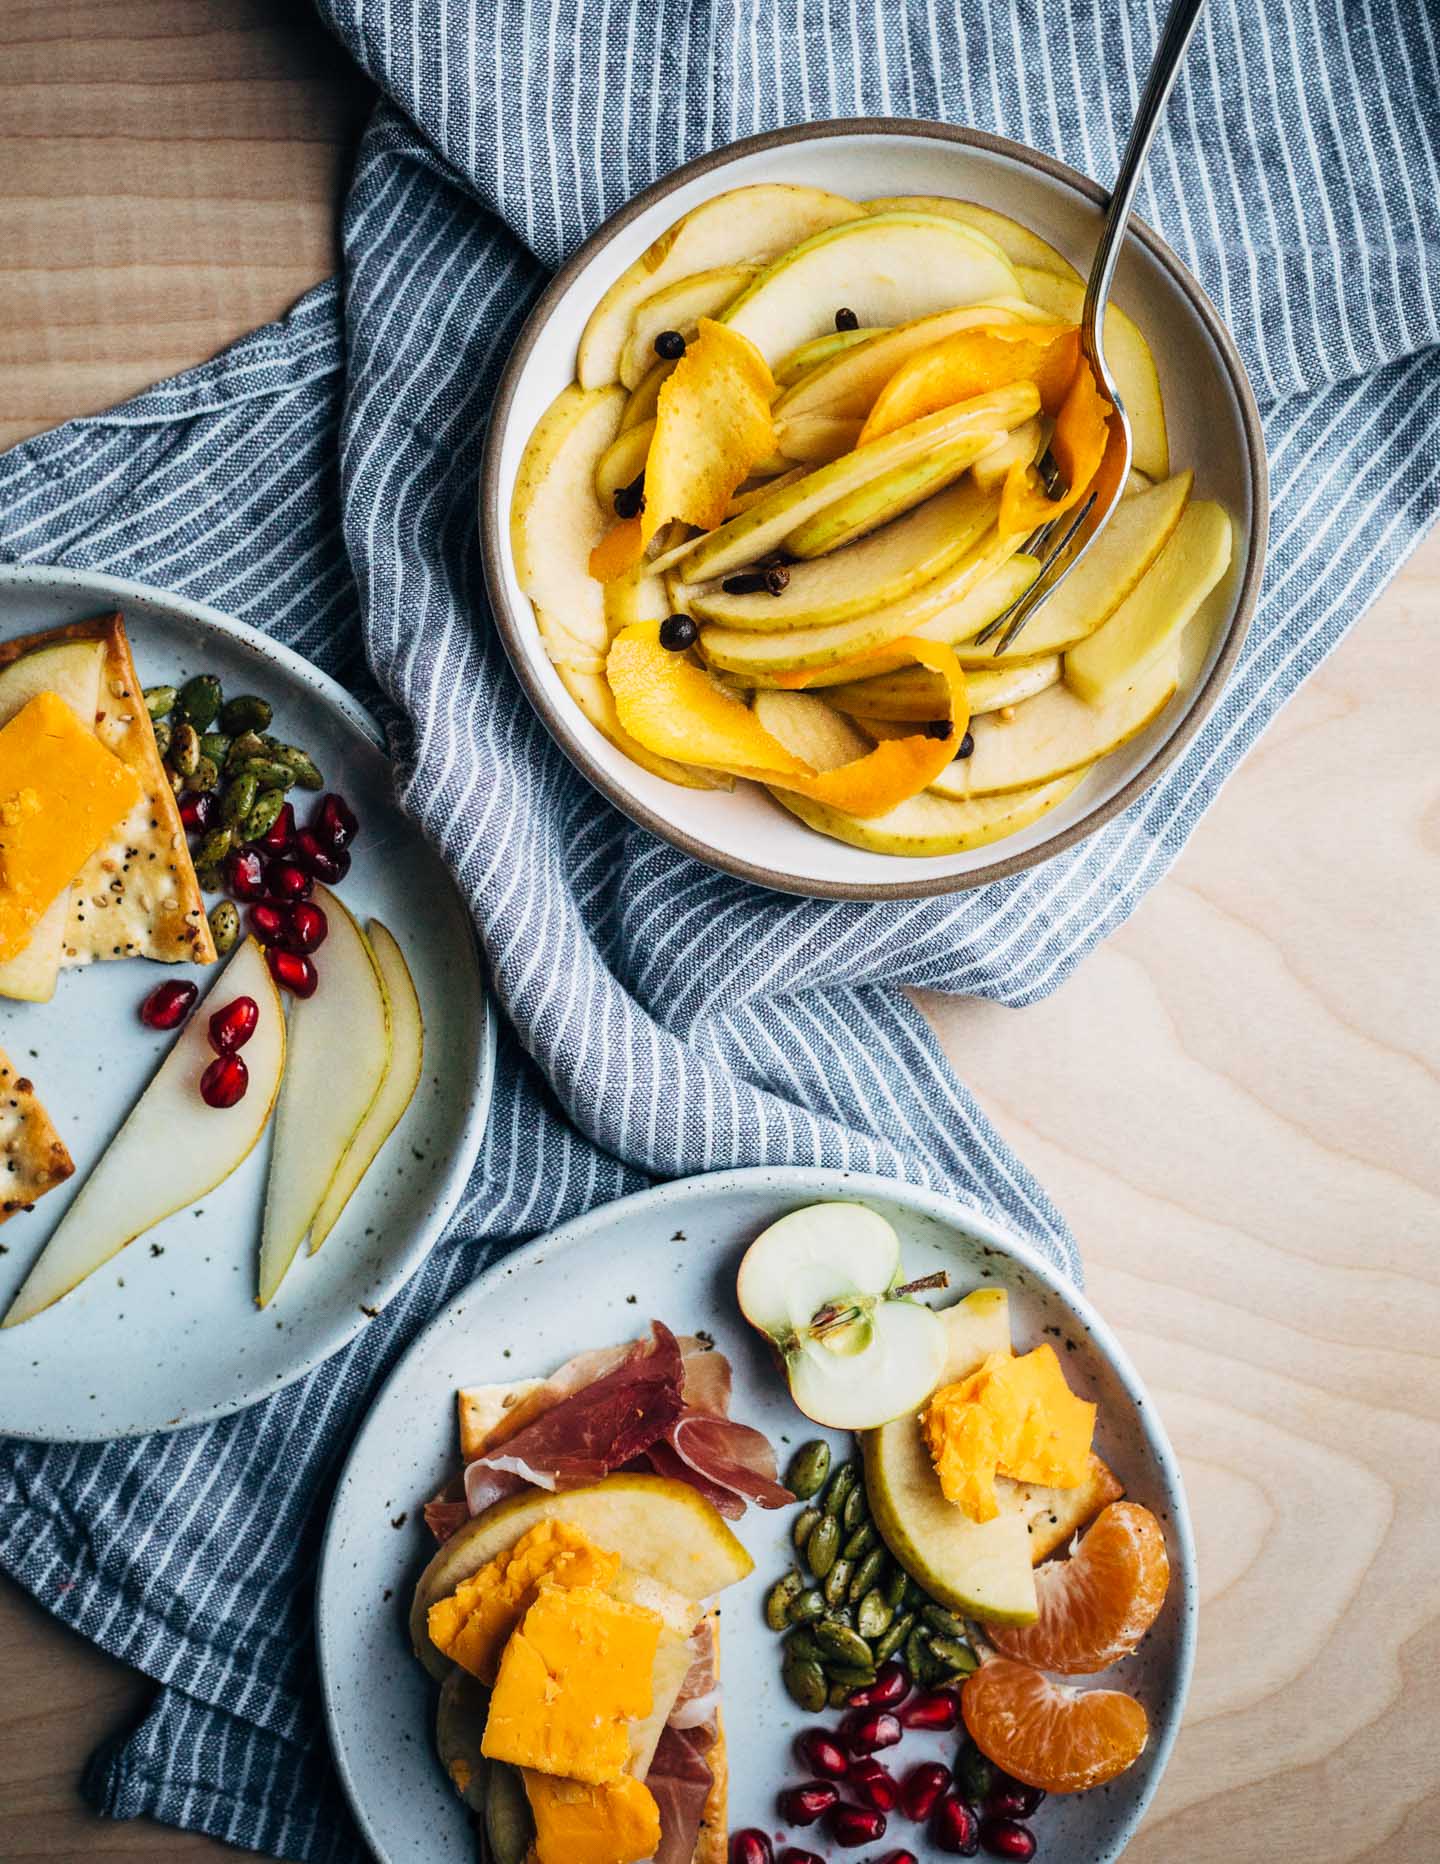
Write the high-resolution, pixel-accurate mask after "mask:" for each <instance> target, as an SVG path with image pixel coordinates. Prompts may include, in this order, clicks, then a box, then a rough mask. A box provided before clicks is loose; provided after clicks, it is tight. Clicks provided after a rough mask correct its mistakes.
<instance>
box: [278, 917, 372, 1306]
mask: <svg viewBox="0 0 1440 1864" xmlns="http://www.w3.org/2000/svg"><path fill="white" fill-rule="evenodd" d="M315 901H316V904H317V905H318V906H320V907H321V908H322V910H323V911H324V914H325V917H326V919H327V920H328V921H329V923H330V932H329V936H328V937H327V938H326V940H325V958H324V963H323V964H322V965H321V966H320V967H319V968H320V987H319V989H318V990H317V991H316V992H315V994H314V996H313V997H297V998H296V999H295V1002H294V1004H293V1006H292V1008H291V1011H290V1047H289V1060H288V1064H287V1066H286V1069H285V1081H284V1084H283V1086H282V1087H281V1090H280V1104H279V1108H278V1111H277V1113H276V1116H275V1148H274V1151H273V1152H272V1153H271V1156H270V1176H269V1178H268V1180H267V1182H266V1185H265V1216H264V1219H263V1222H262V1225H261V1232H260V1280H259V1290H258V1293H257V1295H256V1299H257V1301H258V1302H259V1305H260V1306H261V1307H265V1306H267V1305H268V1303H269V1302H270V1301H271V1300H272V1299H273V1298H274V1295H275V1291H276V1290H277V1289H278V1288H279V1286H280V1284H281V1282H282V1281H283V1280H284V1279H285V1273H286V1270H287V1269H288V1268H289V1267H290V1264H291V1263H292V1262H293V1261H294V1259H295V1254H296V1251H297V1250H298V1249H299V1247H300V1245H301V1243H302V1242H303V1241H304V1239H305V1234H306V1232H307V1231H308V1230H309V1228H310V1226H311V1224H312V1223H313V1222H314V1221H315V1217H316V1214H317V1213H318V1211H319V1209H320V1206H321V1205H322V1204H323V1203H324V1201H325V1194H326V1192H327V1191H328V1190H329V1188H330V1185H331V1183H332V1182H333V1181H334V1179H335V1176H336V1174H337V1173H338V1171H339V1170H340V1167H341V1164H342V1162H343V1160H344V1158H345V1154H346V1152H347V1150H348V1149H349V1146H350V1143H351V1141H352V1140H353V1139H355V1138H356V1137H357V1135H358V1134H359V1132H360V1130H361V1127H362V1126H363V1124H364V1122H365V1118H366V1115H367V1114H368V1113H369V1111H370V1108H371V1106H372V1105H373V1103H374V1101H375V1098H376V1096H377V1095H378V1093H379V1092H380V1088H381V1085H382V1083H383V1082H384V1079H385V1072H386V1069H387V1068H388V1067H389V1065H390V1040H391V1039H390V1004H389V999H388V998H387V996H386V994H385V983H384V980H383V978H382V977H381V975H380V971H379V967H378V966H377V965H376V962H375V958H374V955H373V953H372V952H371V950H370V943H369V940H368V939H367V938H366V937H365V934H364V933H363V932H362V931H361V930H360V927H359V925H358V924H357V923H356V920H355V918H354V915H353V914H352V913H351V911H350V909H349V907H348V906H346V905H344V904H343V903H342V902H341V901H340V900H338V899H337V898H336V897H335V895H334V894H333V893H331V892H330V891H329V890H328V889H327V888H325V887H319V886H317V887H316V889H315Z"/></svg>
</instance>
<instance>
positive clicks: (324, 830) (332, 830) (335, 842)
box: [314, 790, 360, 854]
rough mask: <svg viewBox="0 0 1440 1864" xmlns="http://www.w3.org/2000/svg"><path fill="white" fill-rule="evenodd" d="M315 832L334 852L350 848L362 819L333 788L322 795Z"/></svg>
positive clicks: (316, 816)
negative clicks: (325, 794)
mask: <svg viewBox="0 0 1440 1864" xmlns="http://www.w3.org/2000/svg"><path fill="white" fill-rule="evenodd" d="M314 826H315V833H316V834H317V835H318V836H319V837H320V839H321V841H322V842H324V844H325V846H326V847H327V848H328V849H329V850H330V851H331V853H332V854H339V852H340V850H341V849H342V848H348V847H349V846H350V844H351V842H352V841H354V839H355V837H356V836H357V835H358V834H359V833H360V821H359V818H358V817H357V816H356V814H355V811H354V810H353V809H352V808H351V807H350V805H349V803H347V802H346V800H345V798H344V797H343V796H337V795H336V794H335V792H334V791H333V790H332V791H331V792H330V794H329V795H328V796H322V797H321V799H320V807H319V809H318V810H317V811H316V815H315V824H314Z"/></svg>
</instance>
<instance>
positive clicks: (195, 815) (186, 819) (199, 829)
mask: <svg viewBox="0 0 1440 1864" xmlns="http://www.w3.org/2000/svg"><path fill="white" fill-rule="evenodd" d="M215 809H216V802H215V792H214V791H213V790H187V791H186V793H185V794H184V795H183V796H182V797H181V798H180V820H181V822H182V823H183V824H184V826H185V828H186V831H187V832H188V833H189V834H191V835H203V834H204V833H205V831H206V829H207V828H209V827H210V825H211V823H212V822H213V821H214V820H215Z"/></svg>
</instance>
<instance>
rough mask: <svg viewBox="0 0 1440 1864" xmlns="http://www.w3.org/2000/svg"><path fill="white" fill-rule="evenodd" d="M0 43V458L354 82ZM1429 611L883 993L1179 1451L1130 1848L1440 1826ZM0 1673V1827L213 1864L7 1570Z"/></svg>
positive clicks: (87, 29)
mask: <svg viewBox="0 0 1440 1864" xmlns="http://www.w3.org/2000/svg"><path fill="white" fill-rule="evenodd" d="M0 47H3V48H4V50H3V55H0V178H3V179H0V252H3V254H4V262H3V265H0V444H8V443H10V442H13V441H16V440H19V439H21V438H23V437H24V436H25V435H26V434H29V433H33V432H36V431H38V430H39V429H41V428H43V427H45V426H48V425H50V424H51V423H53V422H57V421H60V420H63V419H65V418H66V417H67V416H69V415H73V414H77V413H81V412H85V411H90V410H93V409H98V408H100V407H103V406H104V405H106V404H107V403H108V402H110V401H113V400H115V399H117V398H118V397H120V396H122V395H124V394H126V393H129V392H131V391H133V390H135V389H138V388H140V387H142V386H143V385H144V384H146V383H148V382H150V381H153V380H154V379H156V378H157V377H159V376H161V375H164V374H166V373H168V372H169V371H171V370H175V369H179V368H183V367H185V366H187V365H188V364H191V363H194V362H197V361H199V360H200V359H201V358H202V357H204V356H206V355H209V354H210V353H212V352H213V351H214V350H215V349H216V348H218V347H219V346H221V345H222V344H223V343H225V342H226V341H227V340H229V339H230V338H232V337H234V336H237V335H239V334H240V333H241V332H242V331H244V330H247V329H249V328H251V327H252V326H253V325H255V324H257V323H260V322H262V321H263V320H264V319H266V318H268V317H271V316H273V315H275V314H276V313H278V312H279V311H281V310H283V308H284V307H285V306H286V305H287V304H288V303H289V302H290V301H291V300H292V299H293V298H294V297H296V296H297V295H298V294H299V293H300V292H301V291H302V290H304V289H305V288H306V287H307V286H308V285H309V284H311V283H313V282H314V281H315V280H316V279H318V278H320V277H322V276H324V275H325V274H326V273H327V272H328V271H329V270H330V269H331V267H332V264H333V260H334V252H333V241H334V226H335V218H336V203H337V200H338V198H339V191H340V188H341V185H342V182H343V176H344V171H345V165H346V161H347V159H348V155H349V152H350V150H351V148H352V147H353V142H354V138H355V135H356V133H357V130H358V127H359V125H360V123H361V121H362V120H363V116H364V112H365V109H366V107H367V102H368V100H367V97H366V93H365V90H364V87H363V86H362V85H361V84H360V82H359V81H358V79H357V78H356V77H355V76H354V74H353V73H352V72H351V71H350V70H349V68H348V67H347V65H346V63H345V61H344V59H343V57H342V55H341V54H340V53H339V51H338V49H337V48H335V47H334V46H333V45H332V44H331V43H330V41H329V40H328V39H327V38H326V37H325V36H324V35H323V34H322V33H321V32H320V31H319V30H318V28H316V27H314V26H313V25H311V24H310V22H309V18H308V9H307V8H306V7H305V5H304V4H303V0H291V4H289V5H286V4H285V3H284V0H273V3H268V0H108V4H98V3H95V0H90V3H85V4H82V3H81V0H0ZM1437 615H1440V536H1435V537H1432V538H1431V539H1430V540H1429V542H1428V544H1427V545H1426V546H1425V547H1423V548H1422V549H1421V551H1420V552H1419V553H1418V554H1417V555H1416V557H1415V558H1414V560H1413V561H1412V563H1411V564H1410V566H1409V567H1408V568H1407V570H1406V571H1405V572H1404V574H1403V575H1402V576H1401V577H1400V578H1399V579H1398V581H1397V582H1396V583H1395V584H1394V586H1393V587H1392V588H1391V590H1390V591H1389V592H1388V594H1387V595H1386V596H1385V598H1384V599H1383V600H1382V601H1381V602H1380V603H1379V604H1378V605H1377V606H1376V608H1375V610H1374V611H1373V612H1372V613H1371V614H1370V615H1369V616H1368V617H1367V618H1366V620H1365V621H1364V622H1363V623H1362V625H1361V626H1360V627H1359V628H1358V629H1357V630H1356V632H1355V634H1354V635H1353V636H1352V638H1351V639H1350V641H1349V642H1348V643H1347V644H1346V645H1345V646H1344V647H1343V648H1342V649H1341V650H1340V651H1339V653H1337V654H1336V655H1335V656H1334V658H1333V659H1332V660H1331V661H1330V662H1329V663H1328V664H1327V665H1326V666H1325V667H1324V668H1322V670H1321V671H1320V672H1319V674H1318V675H1316V676H1315V677H1314V678H1313V679H1312V680H1311V681H1310V683H1309V685H1308V686H1307V688H1306V689H1305V691H1304V692H1303V693H1302V694H1301V695H1300V696H1299V697H1298V698H1297V699H1296V700H1295V701H1294V702H1293V703H1292V705H1291V706H1290V707H1289V709H1288V711H1287V712H1286V713H1285V714H1284V715H1283V716H1282V718H1281V719H1280V721H1279V722H1278V724H1277V725H1276V726H1275V727H1274V728H1273V729H1272V730H1271V732H1270V733H1269V735H1268V736H1267V737H1266V738H1265V739H1264V741H1263V742H1262V743H1261V745H1260V746H1259V747H1258V749H1257V750H1255V751H1254V752H1253V753H1252V754H1251V756H1250V758H1249V760H1248V761H1247V762H1246V764H1245V765H1244V766H1243V768H1242V769H1241V770H1240V771H1239V772H1238V773H1237V774H1236V776H1235V777H1234V778H1233V780H1232V781H1231V783H1230V785H1229V787H1228V789H1227V790H1226V791H1225V793H1224V795H1223V796H1222V798H1221V800H1220V802H1219V803H1218V805H1217V806H1216V807H1215V809H1214V810H1213V811H1212V812H1211V814H1210V816H1209V818H1208V819H1207V820H1206V821H1205V823H1204V824H1203V825H1202V827H1201V828H1200V829H1199V831H1198V832H1197V833H1196V835H1195V837H1194V839H1193V841H1192V843H1191V845H1190V847H1189V848H1188V850H1187V851H1186V853H1185V855H1184V857H1183V859H1182V860H1181V862H1180V864H1179V867H1178V868H1177V870H1176V871H1175V872H1174V873H1172V874H1171V876H1170V877H1169V878H1168V879H1167V880H1166V881H1165V882H1164V883H1163V884H1162V885H1161V886H1160V887H1159V888H1158V889H1157V890H1156V891H1155V892H1154V893H1153V894H1152V895H1151V896H1150V898H1149V899H1148V900H1147V901H1146V903H1145V904H1144V905H1143V906H1142V907H1141V909H1140V910H1139V912H1138V913H1137V914H1136V916H1135V917H1134V919H1133V920H1132V921H1131V922H1130V924H1129V925H1127V926H1126V927H1125V928H1124V929H1123V930H1122V931H1121V932H1120V933H1118V934H1117V935H1116V936H1115V937H1114V938H1112V939H1111V940H1110V941H1109V943H1108V944H1107V945H1105V946H1104V947H1103V948H1102V949H1101V950H1100V951H1099V952H1097V953H1096V954H1095V955H1094V956H1092V957H1091V958H1090V959H1089V961H1088V963H1087V964H1086V965H1085V966H1084V967H1083V968H1082V970H1081V971H1080V973H1079V975H1078V976H1076V977H1075V978H1074V979H1073V981H1072V982H1071V983H1069V984H1068V985H1067V986H1066V988H1065V989H1064V990H1063V991H1061V992H1060V993H1059V994H1058V995H1057V996H1056V997H1054V998H1053V999H1051V1000H1050V1001H1049V1002H1046V1003H1043V1004H1040V1005H1038V1006H1037V1007H1035V1008H1033V1009H1029V1010H1026V1011H1023V1012H1019V1013H1016V1012H1009V1011H1006V1010H1002V1009H997V1008H994V1007H992V1006H990V1005H986V1004H978V1003H971V1002H965V1001H956V1000H948V1001H947V1000H944V999H940V998H933V997H932V998H927V999H925V1001H924V1008H925V1011H926V1013H927V1014H928V1015H929V1016H930V1017H931V1019H932V1021H933V1022H934V1025H935V1027H936V1029H937V1030H938V1032H939V1035H940V1038H941V1040H942V1042H943V1043H944V1045H945V1047H946V1049H947V1051H948V1052H949V1054H950V1055H951V1056H952V1057H953V1058H954V1060H955V1062H956V1064H957V1066H958V1067H959V1068H960V1070H961V1071H962V1073H963V1074H964V1075H965V1076H966V1078H967V1079H968V1080H969V1081H970V1082H971V1083H972V1084H973V1085H974V1087H975V1088H976V1090H977V1091H978V1092H979V1094H980V1095H981V1097H982V1099H983V1100H984V1102H985V1104H986V1105H987V1107H988V1108H989V1109H990V1110H991V1112H992V1113H993V1114H994V1116H995V1118H996V1120H997V1121H998V1123H999V1125H1000V1126H1001V1128H1002V1129H1003V1131H1004V1132H1005V1133H1006V1134H1007V1136H1008V1137H1009V1138H1010V1139H1012V1140H1013V1141H1014V1143H1015V1144H1016V1145H1017V1147H1018V1148H1019V1150H1020V1151H1021V1153H1022V1154H1023V1155H1024V1156H1025V1158H1026V1159H1027V1160H1028V1161H1029V1162H1030V1164H1031V1165H1032V1166H1033V1167H1034V1168H1035V1169H1036V1171H1037V1172H1038V1173H1039V1174H1040V1176H1041V1178H1042V1179H1043V1180H1044V1181H1045V1182H1046V1184H1047V1185H1048V1186H1049V1188H1050V1189H1051V1191H1052V1192H1053V1193H1054V1195H1055V1196H1056V1198H1057V1199H1058V1200H1059V1202H1060V1204H1061V1206H1062V1207H1063V1208H1064V1209H1065V1211H1066V1213H1067V1214H1068V1216H1069V1217H1070V1219H1071V1221H1072V1223H1073V1224H1074V1227H1075V1230H1076V1232H1077V1234H1078V1236H1079V1238H1080V1241H1081V1243H1082V1245H1083V1248H1084V1251H1085V1255H1086V1260H1087V1262H1088V1265H1089V1277H1090V1281H1089V1286H1090V1292H1091V1294H1092V1295H1093V1297H1094V1298H1095V1300H1096V1301H1097V1302H1098V1303H1099V1305H1100V1307H1101V1309H1102V1311H1103V1312H1104V1313H1105V1314H1106V1315H1107V1316H1108V1317H1109V1319H1110V1320H1111V1322H1112V1323H1113V1325H1114V1326H1115V1327H1116V1328H1117V1329H1118V1331H1119V1333H1120V1335H1121V1337H1122V1339H1123V1340H1124V1341H1125V1343H1126V1345H1127V1346H1128V1348H1129V1349H1130V1351H1131V1353H1132V1354H1133V1355H1134V1357H1135V1358H1136V1360H1137V1361H1138V1363H1139V1366H1140V1369H1141V1371H1142V1373H1143V1374H1144V1375H1145V1376H1146V1377H1147V1379H1148V1380H1149V1381H1150V1384H1151V1386H1152V1388H1153V1390H1154V1392H1155V1394H1156V1396H1157V1398H1158V1399H1159V1400H1160V1402H1161V1405H1162V1407H1163V1410H1164V1414H1165V1417H1166V1420H1167V1422H1168V1424H1169V1428H1170V1432H1171V1435H1172V1436H1173V1438H1174V1439H1175V1442H1176V1444H1177V1446H1178V1448H1179V1452H1180V1455H1181V1458H1182V1460H1183V1463H1184V1466H1185V1474H1186V1479H1187V1481H1188V1484H1189V1491H1190V1497H1191V1502H1192V1505H1193V1508H1194V1512H1195V1518H1196V1529H1197V1533H1198V1537H1199V1546H1200V1558H1201V1564H1202V1578H1203V1590H1204V1598H1205V1610H1204V1616H1203V1620H1202V1634H1201V1644H1200V1656H1199V1665H1198V1669H1197V1673H1196V1680H1195V1688H1194V1692H1193V1695H1192V1697H1191V1701H1190V1709H1189V1714H1188V1716H1187V1718H1186V1724H1185V1728H1184V1731H1183V1733H1182V1736H1181V1739H1180V1742H1179V1744H1178V1746H1177V1748H1176V1752H1175V1756H1174V1760H1173V1762H1172V1764H1171V1767H1170V1770H1169V1773H1168V1775H1167V1778H1166V1780H1165V1783H1164V1785H1163V1787H1162V1789H1161V1792H1160V1795H1159V1797H1158V1799H1157V1801H1156V1804H1155V1806H1154V1808H1153V1810H1152V1811H1151V1814H1150V1816H1149V1818H1148V1819H1147V1821H1146V1823H1145V1826H1144V1828H1143V1830H1142V1832H1141V1833H1140V1835H1139V1837H1138V1838H1137V1840H1136V1842H1135V1843H1134V1845H1133V1846H1132V1847H1131V1851H1130V1853H1129V1856H1130V1857H1131V1858H1133V1859H1134V1860H1135V1864H1234V1861H1235V1860H1237V1859H1243V1860H1246V1861H1247V1864H1248V1861H1249V1860H1256V1861H1257V1864H1258V1860H1260V1859H1262V1858H1263V1859H1264V1860H1266V1864H1291V1861H1292V1860H1293V1864H1301V1861H1302V1860H1303V1861H1304V1864H1310V1861H1311V1860H1314V1859H1317V1858H1324V1859H1327V1860H1331V1861H1332V1864H1342V1861H1343V1864H1358V1860H1361V1859H1365V1860H1372V1859H1373V1860H1377V1864H1378V1860H1380V1859H1382V1858H1383V1859H1384V1860H1386V1864H1422V1860H1434V1859H1435V1858H1436V1857H1437V1856H1440V1838H1437V1836H1436V1832H1437V1825H1440V1742H1437V1740H1436V1731H1437V1728H1440V1555H1437V1549H1440V1483H1437V1480H1436V1475H1437V1468H1440V1462H1437V1453H1440V1378H1437V1375H1436V1353H1437V1345H1436V1343H1437V1340H1440V1249H1437V1240H1440V1221H1437V1218H1440V1148H1437V1146H1436V1143H1435V1136H1436V1134H1437V1132H1440V1085H1437V1063H1440V1010H1437V1003H1440V996H1437V992H1436V989H1435V986H1434V981H1433V979H1434V954H1435V952H1436V950H1437V948H1440V883H1437V877H1436V863H1437V856H1440V778H1437V770H1440V755H1437V753H1440V727H1437V706H1436V701H1435V695H1436V694H1437V693H1440V629H1437V628H1436V627H1435V621H1436V619H1437ZM0 1678H3V1686H0V1857H3V1858H5V1859H22V1858H47V1859H75V1860H80V1859H89V1858H95V1857H117V1858H118V1857H121V1856H128V1857H135V1858H142V1857H143V1858H154V1859H157V1860H171V1859H176V1860H182V1859H189V1860H195V1861H196V1864H198V1860H200V1859H202V1858H211V1857H216V1858H218V1857H220V1856H221V1855H225V1853H223V1849H222V1847H220V1846H218V1845H213V1844H211V1843H210V1842H208V1841H207V1840H204V1839H199V1838H195V1837H191V1836H187V1835H184V1834H178V1833H175V1832H171V1831H168V1830H165V1829H162V1828H160V1827H156V1826H151V1825H148V1824H144V1823H136V1824H132V1825H117V1824H112V1823H108V1822H105V1821H101V1820H97V1819H95V1818H93V1817H92V1816H91V1815H90V1814H89V1813H88V1812H87V1811H86V1810H85V1808H84V1807H83V1805H82V1804H81V1802H80V1800H79V1798H78V1796H77V1793H76V1780H77V1778H78V1775H79V1772H80V1769H81V1766H82V1764H83V1762H84V1760H85V1757H86V1756H87V1755H88V1753H89V1752H90V1751H91V1749H92V1748H93V1747H94V1745H95V1744H96V1743H97V1742H98V1741H99V1740H100V1739H101V1738H103V1737H105V1736H107V1735H109V1734H111V1733H112V1732H114V1731H116V1730H118V1729H123V1728H124V1727H126V1726H128V1725H129V1724H130V1723H131V1722H133V1721H134V1720H135V1719H136V1718H137V1717H138V1716H139V1714H140V1713H141V1712H142V1711H143V1708H144V1705H145V1703H146V1701H147V1700H148V1697H149V1694H150V1687H149V1685H148V1684H147V1683H146V1682H145V1681H144V1679H142V1678H140V1677H137V1676H135V1675H134V1674H133V1673H131V1672H129V1671H127V1670H125V1669H124V1668H122V1667H121V1666H120V1665H118V1664H116V1663H114V1662H112V1661H111V1660H110V1659H108V1658H106V1657H104V1656H102V1655H101V1654H100V1653H98V1652H97V1651H96V1650H94V1649H93V1648H92V1647H91V1646H89V1645H87V1644H85V1643H83V1642H82V1641H81V1640H80V1639H79V1638H77V1637H74V1636H72V1635H71V1634H70V1633H68V1632H65V1631H62V1630H60V1629H59V1628H58V1627H56V1626H55V1625H54V1624H53V1623H52V1622H51V1621H50V1620H49V1619H48V1618H47V1617H46V1616H45V1615H44V1614H43V1613H42V1612H41V1611H40V1610H39V1608H38V1607H36V1606H35V1605H33V1604H32V1603H31V1602H30V1601H29V1600H28V1599H27V1598H25V1597H24V1596H23V1595H22V1594H20V1593H19V1592H18V1591H17V1590H16V1589H15V1588H13V1587H10V1586H8V1585H0ZM1042 1830H1043V1827H1042ZM228 1855H231V1856H233V1855H234V1853H233V1852H231V1853H228Z"/></svg>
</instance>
